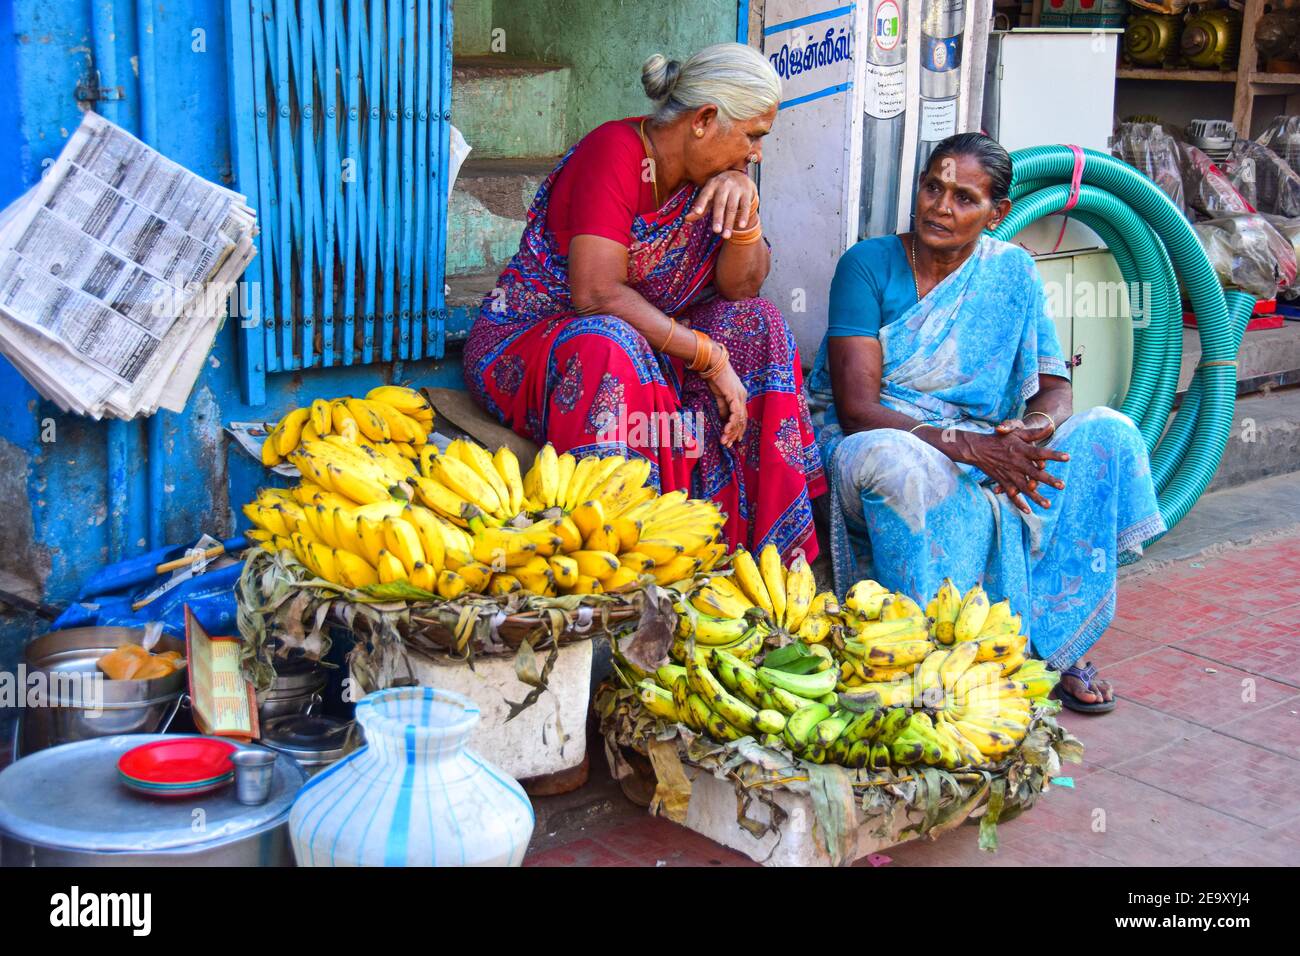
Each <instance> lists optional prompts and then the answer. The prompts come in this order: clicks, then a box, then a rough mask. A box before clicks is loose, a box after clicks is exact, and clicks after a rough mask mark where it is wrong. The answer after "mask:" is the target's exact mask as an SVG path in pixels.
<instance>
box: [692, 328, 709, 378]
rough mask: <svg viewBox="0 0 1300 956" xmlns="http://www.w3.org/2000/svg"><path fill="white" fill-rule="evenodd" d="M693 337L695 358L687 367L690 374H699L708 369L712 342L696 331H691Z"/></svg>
mask: <svg viewBox="0 0 1300 956" xmlns="http://www.w3.org/2000/svg"><path fill="white" fill-rule="evenodd" d="M691 332H693V333H694V335H695V356H694V357H693V358H692V359H691V363H690V365H688V366H687V368H689V369H690V370H691V371H692V372H700V371H703V370H704V369H706V368H708V367H709V362H710V361H711V360H712V358H713V340H712V339H710V338H709V337H708V336H707V335H705V334H704V333H703V332H701V331H699V330H698V329H691Z"/></svg>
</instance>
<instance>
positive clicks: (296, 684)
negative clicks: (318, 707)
mask: <svg viewBox="0 0 1300 956" xmlns="http://www.w3.org/2000/svg"><path fill="white" fill-rule="evenodd" d="M328 681H329V675H328V674H327V673H325V668H323V667H321V666H320V664H318V663H316V662H315V661H296V662H294V663H292V664H276V668H275V683H274V684H272V685H271V689H270V691H268V692H267V696H268V697H289V696H296V695H299V694H312V693H315V692H316V691H318V690H320V689H321V688H322V687H324V686H325V684H326V683H327V682H328Z"/></svg>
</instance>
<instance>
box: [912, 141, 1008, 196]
mask: <svg viewBox="0 0 1300 956" xmlns="http://www.w3.org/2000/svg"><path fill="white" fill-rule="evenodd" d="M957 156H971V157H973V158H974V159H975V160H976V161H978V162H979V164H980V168H981V169H983V170H984V172H985V173H987V174H988V177H989V180H990V181H991V183H992V191H993V201H994V202H995V203H998V202H1001V201H1002V200H1004V199H1006V198H1007V196H1009V195H1010V194H1011V154H1010V153H1008V152H1007V151H1006V150H1005V149H1003V148H1002V144H1001V143H999V142H998V141H997V140H996V139H994V138H993V137H991V136H985V135H984V134H983V133H957V134H956V135H954V136H949V137H948V138H947V139H945V140H943V141H942V142H940V143H939V145H938V146H936V147H935V148H934V152H933V153H931V154H930V161H929V162H928V163H926V164H925V171H926V172H927V173H928V172H929V171H930V170H931V169H932V168H933V167H934V164H935V162H936V161H937V160H940V159H948V158H951V157H957Z"/></svg>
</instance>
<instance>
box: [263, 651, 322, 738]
mask: <svg viewBox="0 0 1300 956" xmlns="http://www.w3.org/2000/svg"><path fill="white" fill-rule="evenodd" d="M281 668H282V669H277V670H276V674H275V683H274V684H272V685H271V689H270V690H269V691H267V692H266V693H265V694H258V695H257V718H258V723H259V724H265V723H267V722H268V721H270V720H274V719H275V718H276V717H287V716H289V715H291V714H310V713H312V712H313V711H314V710H316V708H317V707H319V706H320V705H321V691H322V690H324V689H325V685H326V684H327V683H328V682H329V675H328V674H326V673H325V669H324V668H323V667H321V666H320V665H319V664H317V663H315V662H312V661H304V662H299V663H295V664H287V665H281Z"/></svg>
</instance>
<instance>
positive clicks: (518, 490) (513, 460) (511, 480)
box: [492, 445, 524, 515]
mask: <svg viewBox="0 0 1300 956" xmlns="http://www.w3.org/2000/svg"><path fill="white" fill-rule="evenodd" d="M492 464H493V465H494V466H495V467H496V471H497V474H498V475H500V476H501V480H502V482H504V483H505V486H506V491H507V497H508V498H509V500H510V504H509V507H508V508H507V509H506V510H507V511H509V512H510V514H512V515H517V514H519V512H520V511H522V510H523V508H524V479H523V476H522V475H521V474H520V473H519V459H518V458H517V457H516V456H515V453H514V452H513V451H511V450H510V449H509V448H507V447H506V446H505V445H502V446H501V447H500V448H498V449H497V453H496V454H495V455H493V456H492Z"/></svg>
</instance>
